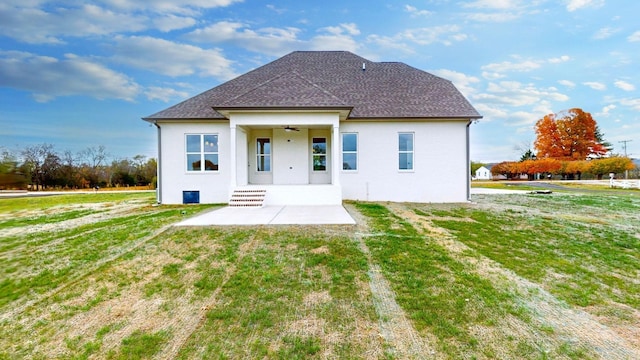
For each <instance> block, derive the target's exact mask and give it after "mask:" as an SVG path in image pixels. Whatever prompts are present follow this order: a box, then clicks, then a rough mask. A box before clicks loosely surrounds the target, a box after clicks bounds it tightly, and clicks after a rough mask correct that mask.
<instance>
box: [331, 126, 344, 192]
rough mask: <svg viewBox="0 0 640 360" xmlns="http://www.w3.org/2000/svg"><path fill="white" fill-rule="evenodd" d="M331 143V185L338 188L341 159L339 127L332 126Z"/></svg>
mask: <svg viewBox="0 0 640 360" xmlns="http://www.w3.org/2000/svg"><path fill="white" fill-rule="evenodd" d="M331 137H332V141H331V184H333V185H336V186H340V171H341V169H342V165H341V164H342V159H341V158H340V125H334V126H333V134H332V136H331Z"/></svg>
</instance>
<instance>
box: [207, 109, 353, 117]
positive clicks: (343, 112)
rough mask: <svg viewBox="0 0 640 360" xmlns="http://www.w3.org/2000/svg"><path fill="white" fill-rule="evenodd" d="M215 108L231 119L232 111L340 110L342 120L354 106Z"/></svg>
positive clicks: (299, 111) (302, 111)
mask: <svg viewBox="0 0 640 360" xmlns="http://www.w3.org/2000/svg"><path fill="white" fill-rule="evenodd" d="M212 109H213V110H215V111H217V112H218V113H220V114H222V116H224V117H226V118H227V119H229V117H230V116H231V113H234V112H235V113H255V112H261V113H275V112H298V113H304V112H316V113H317V112H338V113H339V114H340V120H345V119H347V118H348V117H349V115H350V114H351V111H352V110H353V106H251V107H242V106H223V107H218V106H213V107H212Z"/></svg>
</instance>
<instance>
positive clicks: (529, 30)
mask: <svg viewBox="0 0 640 360" xmlns="http://www.w3.org/2000/svg"><path fill="white" fill-rule="evenodd" d="M638 14H640V2H639V1H631V0H523V1H520V0H451V1H449V0H424V1H414V0H407V1H402V0H399V1H398V0H393V1H391V0H388V1H380V0H366V1H365V0H358V1H346V0H339V1H335V0H324V1H300V0H284V1H260V0H244V1H243V0H146V1H138V0H95V1H92V2H85V1H71V0H69V1H46V0H3V1H2V2H1V3H0V150H2V148H4V149H5V150H9V151H13V152H14V153H15V152H18V153H19V151H20V150H21V149H23V148H25V147H26V146H31V145H36V144H43V143H46V144H52V145H54V149H55V150H56V151H58V152H61V153H62V152H64V151H72V152H80V151H82V150H84V149H87V148H89V147H96V146H100V145H103V146H105V148H106V151H107V153H108V154H109V155H110V157H111V158H112V159H113V160H116V159H124V158H132V157H134V156H136V155H144V156H146V157H149V158H150V157H156V156H157V150H156V149H157V146H156V140H157V139H156V130H155V128H154V127H152V126H150V125H149V124H148V123H146V122H144V121H142V120H141V118H142V117H144V116H148V115H151V114H153V113H156V112H158V111H160V110H163V109H165V108H167V107H169V106H172V105H174V104H176V103H178V102H181V101H183V100H185V99H187V98H189V97H191V96H194V95H197V94H199V93H201V92H203V91H206V90H208V89H210V88H212V87H215V86H217V85H219V84H221V83H223V82H225V81H228V80H230V79H232V78H234V77H236V76H239V75H241V74H243V73H246V72H248V71H250V70H252V69H255V68H257V67H259V66H261V65H264V64H266V63H268V62H271V61H273V60H275V59H277V58H279V57H281V56H283V55H286V54H288V53H290V52H292V51H297V50H346V51H351V52H353V53H355V54H357V55H360V56H362V57H364V58H367V59H368V60H371V61H399V62H404V63H406V64H408V65H410V66H413V67H415V68H418V69H421V70H424V71H427V72H430V73H432V74H435V75H438V76H441V77H443V78H446V79H448V80H451V81H452V82H453V83H454V84H455V85H456V86H457V88H458V89H459V90H460V91H461V92H462V93H463V94H464V95H465V96H466V97H467V99H468V100H469V101H470V102H471V104H472V105H473V106H474V107H475V108H476V109H477V110H478V112H480V114H481V115H483V118H482V119H481V120H479V121H478V122H477V123H475V124H473V125H472V126H471V159H472V161H476V162H485V163H489V162H499V161H505V160H518V159H519V158H520V156H521V155H522V154H523V153H524V152H525V151H526V150H527V149H529V148H532V146H533V145H532V144H533V141H534V140H535V130H534V125H535V123H536V121H537V120H538V119H540V118H542V117H544V116H545V115H547V114H551V113H561V112H562V111H564V110H567V109H571V108H581V109H583V110H584V111H587V112H590V113H591V114H592V116H593V118H594V119H595V120H596V121H597V123H598V125H599V127H600V130H601V132H602V133H603V134H604V138H605V140H607V141H608V142H610V143H611V144H612V145H613V146H614V149H613V152H614V153H617V154H622V155H624V154H625V150H626V154H627V155H629V156H631V157H636V158H640V94H639V91H638V88H639V87H640V71H639V69H640V22H639V21H638ZM625 145H626V148H625Z"/></svg>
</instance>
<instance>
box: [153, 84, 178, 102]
mask: <svg viewBox="0 0 640 360" xmlns="http://www.w3.org/2000/svg"><path fill="white" fill-rule="evenodd" d="M144 94H145V96H146V97H147V99H149V100H161V101H164V102H169V101H170V100H171V99H174V98H178V99H184V98H186V97H187V96H189V93H187V92H186V91H178V90H175V89H172V88H163V87H157V86H150V87H148V88H147V89H146V90H145V92H144Z"/></svg>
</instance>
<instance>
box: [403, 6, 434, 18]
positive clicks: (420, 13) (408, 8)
mask: <svg viewBox="0 0 640 360" xmlns="http://www.w3.org/2000/svg"><path fill="white" fill-rule="evenodd" d="M404 10H405V11H406V12H408V13H410V14H411V16H429V15H431V14H432V13H431V11H429V10H419V9H418V8H416V7H415V6H411V5H405V6H404Z"/></svg>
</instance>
